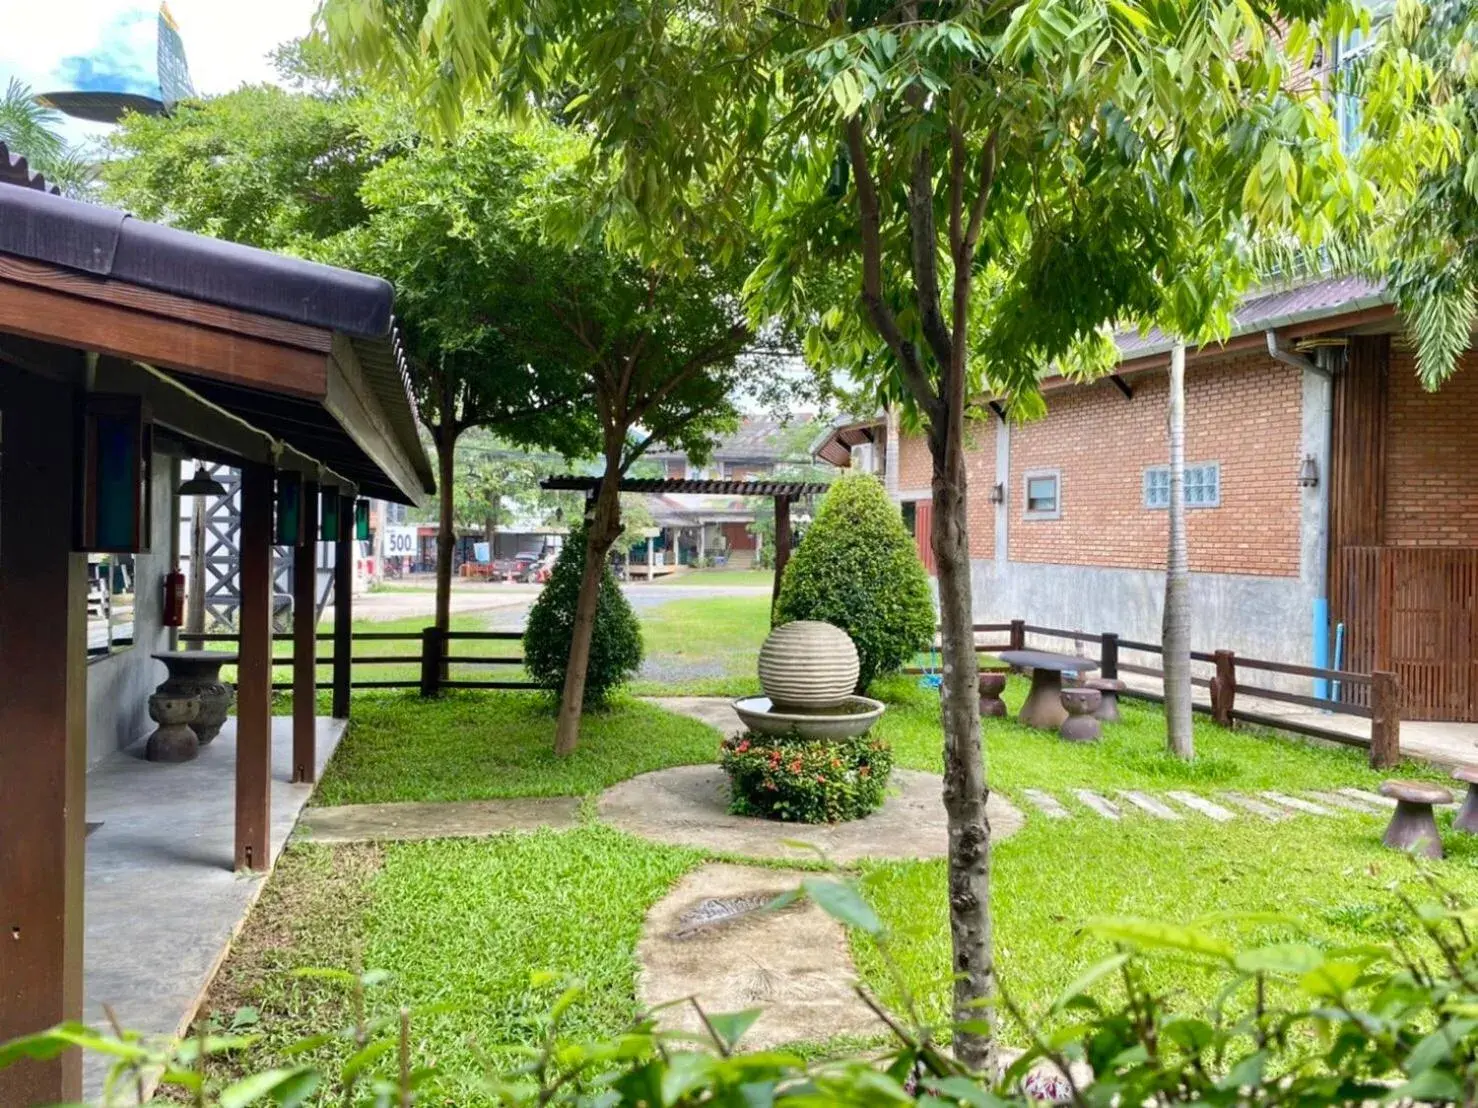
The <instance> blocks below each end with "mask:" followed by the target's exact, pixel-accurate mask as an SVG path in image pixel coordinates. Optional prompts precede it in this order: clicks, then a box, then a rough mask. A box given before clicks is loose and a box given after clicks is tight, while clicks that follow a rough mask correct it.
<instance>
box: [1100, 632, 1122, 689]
mask: <svg viewBox="0 0 1478 1108" xmlns="http://www.w3.org/2000/svg"><path fill="white" fill-rule="evenodd" d="M1098 676H1100V677H1103V678H1106V679H1108V680H1114V679H1116V678H1117V677H1118V676H1119V636H1118V635H1116V634H1114V633H1113V632H1112V631H1105V632H1104V633H1103V638H1102V640H1101V641H1100V643H1099V650H1098Z"/></svg>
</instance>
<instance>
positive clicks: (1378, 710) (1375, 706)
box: [1370, 670, 1401, 769]
mask: <svg viewBox="0 0 1478 1108" xmlns="http://www.w3.org/2000/svg"><path fill="white" fill-rule="evenodd" d="M1370 678H1371V680H1370V768H1371V769H1389V768H1390V767H1391V766H1394V765H1395V764H1396V763H1397V762H1399V761H1400V760H1401V686H1400V685H1398V684H1397V683H1396V675H1395V674H1394V673H1390V672H1389V671H1387V670H1376V671H1375V672H1374V673H1372V674H1371V675H1370Z"/></svg>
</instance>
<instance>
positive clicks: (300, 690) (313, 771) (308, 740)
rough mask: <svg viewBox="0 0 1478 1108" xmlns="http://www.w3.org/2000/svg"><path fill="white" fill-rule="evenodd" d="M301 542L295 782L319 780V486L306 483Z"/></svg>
mask: <svg viewBox="0 0 1478 1108" xmlns="http://www.w3.org/2000/svg"><path fill="white" fill-rule="evenodd" d="M300 511H301V512H302V515H303V527H302V530H301V531H300V532H299V535H300V537H301V540H302V541H301V542H299V543H298V545H297V547H296V548H295V549H294V550H293V780H294V781H299V782H312V781H316V780H317V779H318V751H317V741H316V734H315V731H314V728H315V727H316V726H317V719H316V718H315V717H316V716H317V714H318V689H317V684H318V640H317V635H318V482H317V481H304V482H303V503H302V507H301V508H300Z"/></svg>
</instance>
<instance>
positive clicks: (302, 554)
mask: <svg viewBox="0 0 1478 1108" xmlns="http://www.w3.org/2000/svg"><path fill="white" fill-rule="evenodd" d="M0 163H5V165H4V166H0V168H6V167H8V168H9V170H10V173H9V175H8V176H7V174H6V173H3V172H0V448H3V451H4V459H3V465H0V765H3V770H0V904H3V905H4V919H3V923H4V937H5V941H4V942H3V943H0V1041H5V1040H7V1039H9V1038H12V1037H14V1036H17V1035H22V1034H28V1033H32V1032H35V1031H39V1030H41V1029H43V1028H46V1027H48V1026H51V1025H52V1024H55V1023H59V1022H61V1021H63V1020H80V1019H81V1018H82V1014H83V1013H82V998H83V987H82V986H83V983H82V966H83V958H82V940H83V874H84V870H83V854H84V845H83V840H84V835H85V807H86V768H87V742H86V739H87V736H86V728H87V723H86V720H87V678H88V668H87V664H86V607H87V591H88V582H87V576H86V553H85V552H86V551H89V550H112V551H118V552H125V551H138V550H141V549H142V546H141V545H140V544H141V543H142V542H144V541H146V540H145V539H144V538H143V536H144V535H146V534H147V526H146V524H142V523H140V520H141V519H143V520H147V517H148V513H149V511H150V510H152V511H154V512H177V507H178V506H177V503H175V502H173V501H174V498H172V502H170V503H167V504H154V505H152V506H151V505H149V504H148V489H149V487H150V482H149V480H148V472H149V469H150V467H152V465H153V462H154V458H155V457H156V456H158V457H161V458H165V457H170V458H181V457H199V458H205V459H210V460H215V461H219V462H225V463H229V464H230V465H233V466H237V467H239V468H240V470H241V475H242V476H241V531H240V594H241V604H240V627H239V631H240V662H239V676H238V684H237V718H236V743H237V745H236V767H235V769H236V779H235V806H234V816H235V863H236V866H237V867H238V868H243V869H265V868H267V867H268V866H269V865H270V857H271V856H270V842H269V827H270V820H269V816H270V810H269V804H270V785H271V780H272V752H271V681H272V623H271V618H272V601H273V595H272V593H273V590H272V548H273V546H274V544H277V543H279V542H281V541H282V539H281V535H280V533H279V528H280V523H278V524H274V508H278V507H279V506H280V505H281V504H282V503H284V502H285V501H284V499H283V497H284V490H286V489H291V490H292V492H291V498H292V500H293V502H295V503H297V504H298V505H300V506H301V509H302V510H301V511H300V512H299V519H298V527H297V530H296V532H295V534H294V536H293V539H292V541H293V545H295V546H296V547H297V549H298V557H297V565H298V566H299V568H300V571H299V572H298V573H296V574H295V580H294V593H295V602H296V603H295V616H294V620H295V626H294V658H293V692H294V716H293V763H292V775H293V777H294V779H296V780H312V777H313V775H314V772H315V769H314V766H315V760H314V755H315V751H314V741H315V739H314V719H313V716H314V702H315V695H314V667H315V664H316V661H317V659H316V657H315V654H314V647H315V643H314V632H315V630H316V628H315V627H314V626H313V621H314V618H315V611H316V609H315V604H314V600H315V597H314V595H313V593H314V588H313V586H314V574H313V567H314V562H315V558H314V556H313V552H314V547H315V544H316V543H317V542H318V541H319V540H320V532H319V527H318V522H317V521H318V509H319V506H320V504H321V505H322V506H323V507H324V509H325V516H326V517H327V516H328V515H329V514H331V513H332V514H336V517H337V522H336V527H335V530H334V533H333V534H332V535H331V536H328V539H329V541H332V542H333V543H334V544H335V545H336V547H337V562H336V566H337V568H336V571H335V572H336V578H335V589H336V598H335V634H334V654H333V671H334V676H333V685H334V688H333V705H334V707H333V711H334V714H335V715H336V716H347V714H348V711H349V658H350V647H349V633H350V619H351V607H350V585H351V580H352V572H353V565H354V553H353V547H354V537H355V536H354V530H353V528H354V516H355V513H354V510H353V509H354V503H355V498H356V497H359V496H363V495H372V496H378V497H384V498H388V499H394V500H400V501H406V502H415V501H419V500H420V499H421V498H422V497H424V496H425V495H426V494H428V493H430V492H431V491H432V490H433V488H434V479H433V476H432V471H431V468H430V465H429V462H428V461H427V459H426V457H425V453H424V451H423V450H422V447H421V445H420V442H419V440H418V438H417V434H416V420H415V413H414V408H413V405H412V402H411V400H410V396H409V392H408V389H407V380H406V377H405V366H404V362H403V359H402V358H401V356H400V354H399V351H398V347H397V344H396V339H395V334H394V329H393V325H392V319H391V307H392V299H393V292H392V290H391V288H390V287H389V286H388V285H387V284H386V283H385V282H383V281H380V280H378V279H376V278H370V277H365V276H363V275H360V274H355V273H349V272H346V271H343V270H337V269H332V268H330V267H327V266H321V265H315V264H312V263H309V262H304V261H301V260H298V259H291V258H284V257H280V256H277V255H273V254H269V253H267V252H264V251H259V250H252V249H248V248H245V247H241V246H237V245H234V244H230V243H224V242H219V241H216V240H212V239H207V238H204V237H201V236H196V235H189V234H185V233H182V232H179V231H175V230H172V229H169V228H164V227H159V226H155V225H151V224H147V223H142V222H140V221H138V220H134V219H131V218H130V217H128V216H125V215H123V214H122V213H119V212H114V211H109V210H107V209H104V208H100V207H97V206H94V205H90V204H84V203H79V202H76V201H72V200H69V199H66V198H64V197H61V196H57V195H53V194H52V193H51V192H50V191H49V190H48V189H47V188H46V187H45V184H44V182H40V181H39V179H37V178H35V177H33V176H31V175H29V174H27V173H25V172H24V167H21V172H19V173H17V172H15V170H16V167H15V164H14V163H13V162H12V161H11V159H9V158H8V156H6V155H5V153H4V151H3V149H0ZM100 459H104V460H105V461H100ZM120 474H121V475H122V476H121V478H120ZM120 480H121V486H120V485H119V481H120ZM120 493H121V496H120ZM176 518H177V516H176ZM130 526H131V531H130ZM120 527H121V528H122V530H121V532H120V531H119V528H120ZM105 533H111V534H114V537H113V538H107V537H106V534H105ZM116 533H121V534H124V535H125V536H127V535H130V534H131V535H132V538H131V539H130V538H128V537H125V538H122V539H119V538H118V537H116ZM303 567H306V569H303ZM166 772H167V771H166ZM81 1095H82V1088H81V1059H80V1057H79V1052H77V1051H71V1052H69V1053H68V1054H66V1055H64V1056H63V1057H61V1058H60V1059H58V1060H56V1061H53V1062H49V1063H45V1064H41V1063H29V1062H28V1063H23V1064H20V1065H16V1066H12V1067H10V1068H8V1069H5V1070H3V1071H0V1104H4V1105H7V1106H10V1105H15V1106H25V1105H35V1104H51V1103H56V1102H74V1101H78V1100H80V1099H81Z"/></svg>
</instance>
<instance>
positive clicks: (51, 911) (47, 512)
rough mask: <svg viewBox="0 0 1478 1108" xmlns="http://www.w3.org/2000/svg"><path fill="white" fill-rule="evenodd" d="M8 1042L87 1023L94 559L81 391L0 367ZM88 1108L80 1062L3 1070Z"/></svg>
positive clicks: (2, 850) (0, 1092) (4, 1098)
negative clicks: (80, 532) (90, 572)
mask: <svg viewBox="0 0 1478 1108" xmlns="http://www.w3.org/2000/svg"><path fill="white" fill-rule="evenodd" d="M0 396H3V397H4V402H3V403H4V413H3V419H4V422H3V432H0V433H3V435H4V442H5V464H4V465H3V466H0V565H3V572H0V1042H5V1041H7V1040H9V1039H11V1038H13V1037H15V1036H18V1035H26V1034H31V1033H33V1032H36V1031H41V1030H44V1029H45V1028H47V1027H50V1026H52V1025H53V1024H56V1023H59V1022H61V1021H63V1020H80V1019H82V904H83V898H82V879H83V863H82V859H83V849H84V848H83V838H84V835H85V826H86V825H85V823H84V819H85V810H84V808H85V799H86V794H87V783H86V776H85V775H86V769H87V558H86V555H83V554H74V553H72V505H73V494H74V482H75V480H76V468H77V463H76V458H75V455H74V451H73V445H74V434H75V431H74V408H73V392H72V389H71V388H70V387H68V386H66V385H62V384H58V383H55V382H52V381H49V380H45V379H43V378H40V377H35V376H32V375H30V374H25V373H20V372H17V371H13V370H10V369H8V368H7V367H5V366H3V365H0ZM81 1099H82V1054H81V1051H78V1050H69V1051H67V1052H66V1053H65V1054H63V1055H62V1056H61V1057H59V1058H57V1059H55V1060H53V1061H49V1062H21V1063H19V1064H17V1065H14V1066H10V1067H7V1068H6V1069H3V1070H0V1104H4V1105H15V1106H17V1108H23V1106H30V1105H39V1104H54V1103H58V1102H68V1103H70V1102H75V1101H80V1100H81Z"/></svg>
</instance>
